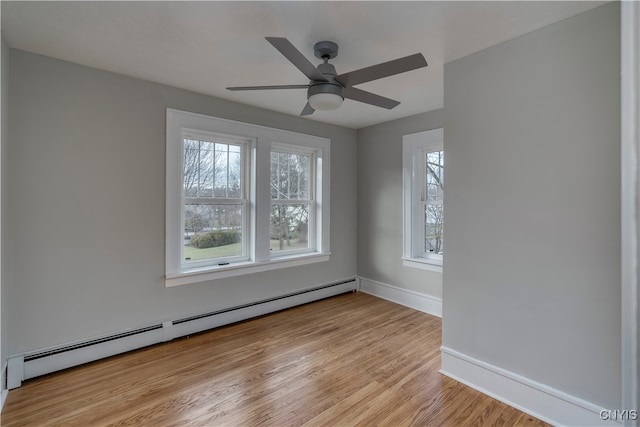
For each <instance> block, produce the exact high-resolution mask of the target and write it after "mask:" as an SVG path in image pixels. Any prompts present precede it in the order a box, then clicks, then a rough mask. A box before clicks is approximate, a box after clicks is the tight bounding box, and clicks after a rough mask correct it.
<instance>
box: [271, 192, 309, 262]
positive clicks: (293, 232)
mask: <svg viewBox="0 0 640 427" xmlns="http://www.w3.org/2000/svg"><path fill="white" fill-rule="evenodd" d="M310 211H311V206H310V205H309V204H308V203H307V204H293V203H291V204H289V203H287V204H272V205H271V251H273V252H276V251H290V250H299V249H308V248H309V212H310Z"/></svg>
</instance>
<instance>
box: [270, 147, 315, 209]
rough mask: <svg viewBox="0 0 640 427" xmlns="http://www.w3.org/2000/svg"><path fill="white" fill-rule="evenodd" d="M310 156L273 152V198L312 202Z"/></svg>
mask: <svg viewBox="0 0 640 427" xmlns="http://www.w3.org/2000/svg"><path fill="white" fill-rule="evenodd" d="M310 165H311V157H310V156H309V155H302V154H292V153H281V152H277V151H273V152H271V198H272V199H274V200H310V199H311V195H310V194H311V192H310V181H311V180H310Z"/></svg>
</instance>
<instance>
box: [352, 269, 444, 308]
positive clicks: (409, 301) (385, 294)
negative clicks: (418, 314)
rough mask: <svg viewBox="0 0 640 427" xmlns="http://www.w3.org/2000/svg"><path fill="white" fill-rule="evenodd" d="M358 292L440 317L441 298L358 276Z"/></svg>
mask: <svg viewBox="0 0 640 427" xmlns="http://www.w3.org/2000/svg"><path fill="white" fill-rule="evenodd" d="M360 291H361V292H364V293H366V294H371V295H373V296H376V297H379V298H382V299H386V300H388V301H391V302H395V303H396V304H401V305H404V306H406V307H410V308H413V309H414V310H418V311H422V312H424V313H427V314H431V315H433V316H438V317H442V298H437V297H434V296H431V295H427V294H423V293H420V292H415V291H410V290H408V289H403V288H399V287H397V286H393V285H389V284H387V283H382V282H378V281H377V280H372V279H367V278H366V277H362V276H360Z"/></svg>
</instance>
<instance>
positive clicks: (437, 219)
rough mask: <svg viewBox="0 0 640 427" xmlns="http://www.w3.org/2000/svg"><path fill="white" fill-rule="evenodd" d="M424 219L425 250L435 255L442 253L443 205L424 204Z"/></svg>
mask: <svg viewBox="0 0 640 427" xmlns="http://www.w3.org/2000/svg"><path fill="white" fill-rule="evenodd" d="M424 206H425V210H424V219H425V227H424V231H425V250H424V251H425V252H426V253H430V254H435V255H442V253H443V249H444V248H443V240H442V237H443V234H442V232H443V225H444V210H443V205H442V204H441V203H439V204H425V205H424Z"/></svg>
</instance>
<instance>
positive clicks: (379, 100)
mask: <svg viewBox="0 0 640 427" xmlns="http://www.w3.org/2000/svg"><path fill="white" fill-rule="evenodd" d="M342 94H343V95H344V97H345V98H349V99H353V100H354V101H360V102H364V103H365V104H371V105H375V106H376V107H382V108H386V109H387V110H391V109H392V108H394V107H396V106H398V105H399V104H400V103H399V102H398V101H394V100H393V99H389V98H385V97H384V96H380V95H376V94H375V93H371V92H367V91H364V90H361V89H356V88H355V87H350V86H349V87H345V88H344V91H343V92H342Z"/></svg>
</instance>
